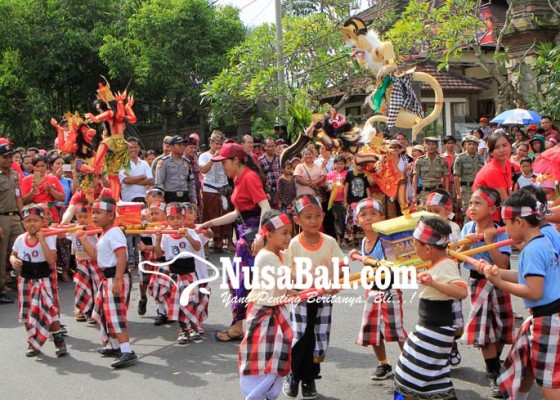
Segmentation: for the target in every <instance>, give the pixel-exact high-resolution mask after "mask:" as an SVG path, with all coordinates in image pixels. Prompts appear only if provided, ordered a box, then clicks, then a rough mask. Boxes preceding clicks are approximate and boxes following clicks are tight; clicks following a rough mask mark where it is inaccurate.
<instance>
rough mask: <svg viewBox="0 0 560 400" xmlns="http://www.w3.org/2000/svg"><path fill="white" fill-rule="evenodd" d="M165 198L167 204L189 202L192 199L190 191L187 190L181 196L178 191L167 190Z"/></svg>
mask: <svg viewBox="0 0 560 400" xmlns="http://www.w3.org/2000/svg"><path fill="white" fill-rule="evenodd" d="M164 198H165V202H166V203H167V204H169V203H171V202H177V203H189V202H190V201H191V198H190V197H189V192H187V191H186V190H185V191H184V192H183V195H182V196H181V197H179V196H177V192H165V195H164Z"/></svg>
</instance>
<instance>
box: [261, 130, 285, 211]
mask: <svg viewBox="0 0 560 400" xmlns="http://www.w3.org/2000/svg"><path fill="white" fill-rule="evenodd" d="M264 151H265V153H264V155H262V156H261V157H259V165H260V167H261V169H262V171H263V172H264V175H265V176H266V181H267V186H268V198H269V199H268V200H269V203H270V207H271V208H273V209H275V210H278V209H279V203H278V191H277V190H278V188H277V185H278V179H279V178H280V175H281V172H280V156H279V155H278V154H276V142H275V141H274V139H273V138H268V139H266V141H265V142H264Z"/></svg>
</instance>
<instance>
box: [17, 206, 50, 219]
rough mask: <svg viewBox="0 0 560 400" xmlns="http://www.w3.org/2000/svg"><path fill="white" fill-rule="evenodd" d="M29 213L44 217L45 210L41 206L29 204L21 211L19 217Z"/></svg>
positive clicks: (26, 215) (25, 216)
mask: <svg viewBox="0 0 560 400" xmlns="http://www.w3.org/2000/svg"><path fill="white" fill-rule="evenodd" d="M31 215H35V216H37V217H39V218H44V217H45V212H44V211H43V208H42V207H40V206H29V207H25V208H24V209H23V211H22V212H21V218H22V219H25V218H27V217H29V216H31Z"/></svg>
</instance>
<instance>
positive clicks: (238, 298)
mask: <svg viewBox="0 0 560 400" xmlns="http://www.w3.org/2000/svg"><path fill="white" fill-rule="evenodd" d="M212 161H213V162H221V163H222V167H223V169H224V172H225V173H226V175H227V176H228V177H230V178H232V179H233V182H234V185H233V192H232V195H231V202H232V203H233V206H234V207H235V209H234V210H233V211H232V212H230V213H228V214H225V215H223V216H221V217H218V218H214V219H212V220H210V221H206V222H204V223H203V224H202V225H200V226H199V228H202V229H205V228H211V227H213V226H222V225H225V224H231V223H233V222H234V221H235V220H237V219H239V222H238V224H237V237H238V240H237V243H236V251H235V257H240V258H241V263H240V264H239V268H240V270H239V271H236V272H237V273H238V274H237V276H238V277H239V282H238V283H239V285H236V287H239V289H234V288H233V285H232V284H231V282H230V293H231V296H232V302H231V305H232V315H233V321H232V323H231V326H230V327H229V328H228V329H226V330H224V331H222V332H218V333H217V334H216V340H218V341H219V342H230V341H236V340H241V339H243V335H244V331H243V320H244V319H245V315H246V311H247V310H246V308H247V302H246V300H245V299H246V297H247V295H248V294H249V291H248V290H247V289H245V287H244V283H243V279H244V277H243V272H242V267H243V266H249V267H252V266H253V263H254V261H255V258H254V257H255V255H256V254H257V252H258V251H259V250H260V249H261V248H262V247H263V238H262V236H261V235H259V234H257V232H259V230H260V225H261V220H262V216H263V215H264V213H265V212H266V211H268V210H270V204H269V203H268V197H267V195H266V192H265V190H264V187H265V182H266V180H265V178H264V176H262V175H261V172H260V170H259V167H257V165H256V164H255V162H254V160H253V158H252V157H251V156H250V155H249V154H247V153H246V152H245V150H244V149H243V147H241V145H239V144H237V143H226V144H224V145H223V146H222V148H221V149H220V152H219V154H218V155H217V156H214V157H213V158H212ZM247 278H249V277H247Z"/></svg>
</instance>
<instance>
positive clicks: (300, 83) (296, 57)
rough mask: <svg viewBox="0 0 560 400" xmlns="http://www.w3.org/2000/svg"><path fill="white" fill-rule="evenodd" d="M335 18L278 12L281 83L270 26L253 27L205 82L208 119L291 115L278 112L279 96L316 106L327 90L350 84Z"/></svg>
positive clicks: (221, 120) (227, 120) (224, 122)
mask: <svg viewBox="0 0 560 400" xmlns="http://www.w3.org/2000/svg"><path fill="white" fill-rule="evenodd" d="M340 22H341V21H333V20H332V19H331V17H330V16H329V15H328V14H326V13H323V14H311V15H306V16H298V15H285V16H284V17H283V19H282V26H283V37H284V40H283V50H284V54H283V60H284V64H285V85H284V86H283V87H279V85H278V83H277V74H278V68H277V59H276V57H277V53H276V42H275V40H276V39H275V27H274V25H271V24H264V25H262V26H260V27H258V28H256V29H255V30H254V31H253V32H251V34H250V35H249V37H248V38H247V39H246V40H245V41H244V42H243V43H242V44H241V45H239V46H236V47H234V48H233V49H232V50H231V51H230V52H229V54H228V59H229V65H228V66H227V68H225V69H224V70H223V71H222V72H221V73H220V74H218V75H217V76H216V77H215V78H214V79H213V80H212V81H210V82H209V83H207V84H206V85H204V91H203V97H204V99H205V100H206V102H207V103H208V104H209V106H210V114H209V116H210V122H211V124H212V125H214V126H224V125H228V124H231V123H236V122H239V121H240V120H241V119H243V118H262V119H264V120H268V121H271V124H272V123H273V121H275V120H276V118H278V117H282V119H284V120H289V119H290V117H291V116H292V115H290V114H289V115H282V116H280V115H279V112H278V99H279V98H280V97H281V96H282V97H284V98H285V99H286V102H287V104H290V102H292V101H294V99H296V97H297V99H298V101H297V103H298V104H309V105H310V106H311V107H313V108H316V107H317V106H318V101H319V99H320V98H322V97H323V96H324V95H325V93H327V92H328V91H329V90H332V88H335V87H339V88H344V87H346V86H345V85H349V83H350V82H349V81H350V80H349V78H350V71H351V63H350V61H349V60H350V59H349V58H347V56H346V51H344V49H343V42H342V39H341V36H340ZM304 98H305V100H304ZM290 109H293V108H290V107H288V112H289V111H290Z"/></svg>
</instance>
